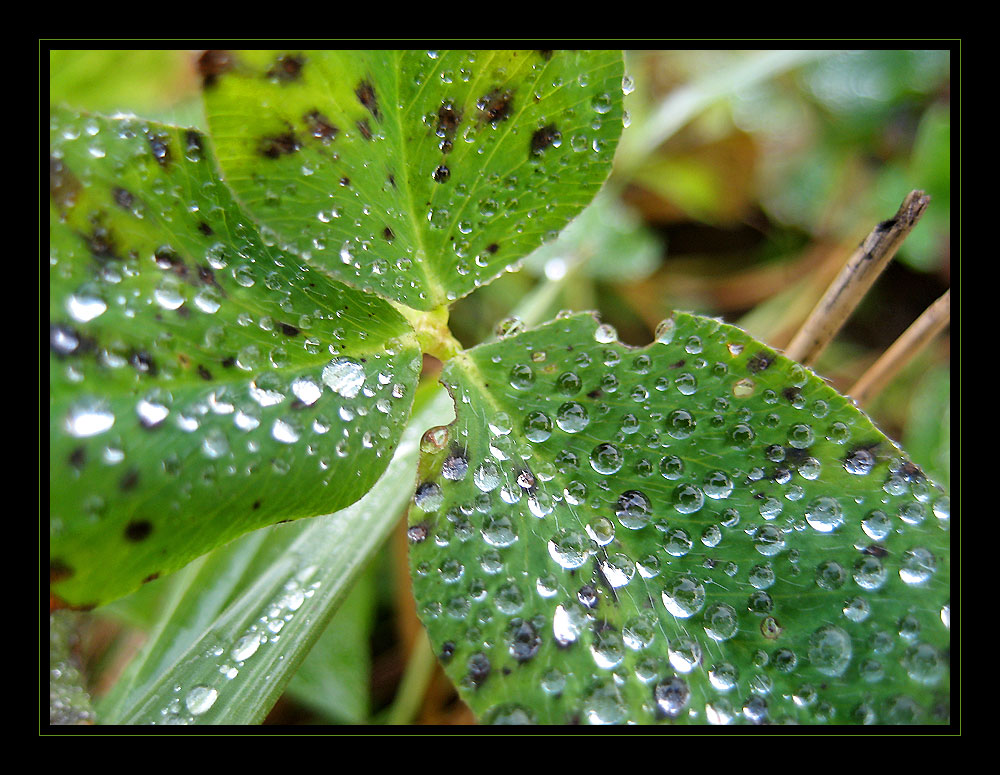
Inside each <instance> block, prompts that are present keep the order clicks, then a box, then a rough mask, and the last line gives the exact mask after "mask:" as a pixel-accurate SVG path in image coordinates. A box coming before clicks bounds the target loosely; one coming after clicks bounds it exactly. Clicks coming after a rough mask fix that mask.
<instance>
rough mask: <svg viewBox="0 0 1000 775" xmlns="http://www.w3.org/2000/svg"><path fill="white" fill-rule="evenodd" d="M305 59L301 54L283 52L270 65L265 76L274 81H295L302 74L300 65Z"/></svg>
mask: <svg viewBox="0 0 1000 775" xmlns="http://www.w3.org/2000/svg"><path fill="white" fill-rule="evenodd" d="M305 62H306V60H305V57H303V56H302V55H301V54H284V55H282V56H280V57H278V59H277V60H276V61H275V63H274V64H273V65H271V69H270V70H268V71H267V77H268V78H270V79H271V80H274V81H281V82H285V83H287V82H289V81H296V80H298V79H299V78H300V77H301V76H302V66H303V65H304V64H305Z"/></svg>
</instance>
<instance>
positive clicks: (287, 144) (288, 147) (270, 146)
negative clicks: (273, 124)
mask: <svg viewBox="0 0 1000 775" xmlns="http://www.w3.org/2000/svg"><path fill="white" fill-rule="evenodd" d="M301 147H302V144H301V143H300V142H299V140H298V138H297V137H296V136H295V133H294V132H285V133H284V134H280V135H271V136H268V137H262V138H261V139H260V143H259V144H258V146H257V151H258V152H259V153H260V155H261V156H266V157H267V158H268V159H277V158H280V157H281V156H287V155H289V154H292V153H295V152H296V151H298V150H299V149H300V148H301Z"/></svg>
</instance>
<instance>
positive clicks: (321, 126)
mask: <svg viewBox="0 0 1000 775" xmlns="http://www.w3.org/2000/svg"><path fill="white" fill-rule="evenodd" d="M303 118H304V119H305V122H306V126H307V127H308V128H309V134H311V135H312V136H313V137H315V138H316V139H317V140H320V141H322V142H323V143H329V142H331V141H332V140H333V139H334V138H335V137H336V136H337V132H339V131H340V130H339V129H337V127H335V126H334V125H333V123H332V122H331V121H330V119H328V118H327V117H326V116H324V115H323V114H322V113H320V112H319V111H318V110H312V111H310V112H309V113H306V115H305V116H304V117H303Z"/></svg>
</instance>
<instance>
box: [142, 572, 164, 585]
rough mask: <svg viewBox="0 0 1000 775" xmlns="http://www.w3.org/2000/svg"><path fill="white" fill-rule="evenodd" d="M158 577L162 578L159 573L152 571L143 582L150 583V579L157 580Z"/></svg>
mask: <svg viewBox="0 0 1000 775" xmlns="http://www.w3.org/2000/svg"><path fill="white" fill-rule="evenodd" d="M158 578H160V574H159V573H150V574H149V575H148V576H146V578H144V579H143V580H142V583H143V584H148V583H149V582H150V581H156V580H157V579H158Z"/></svg>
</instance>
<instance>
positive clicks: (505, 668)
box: [500, 665, 513, 675]
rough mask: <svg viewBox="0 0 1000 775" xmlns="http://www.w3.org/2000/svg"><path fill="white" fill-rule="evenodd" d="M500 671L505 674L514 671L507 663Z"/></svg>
mask: <svg viewBox="0 0 1000 775" xmlns="http://www.w3.org/2000/svg"><path fill="white" fill-rule="evenodd" d="M500 672H502V673H503V674H504V675H510V674H511V672H513V671H512V670H511V669H510V668H509V667H507V665H504V666H503V669H502V670H501V671H500Z"/></svg>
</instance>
